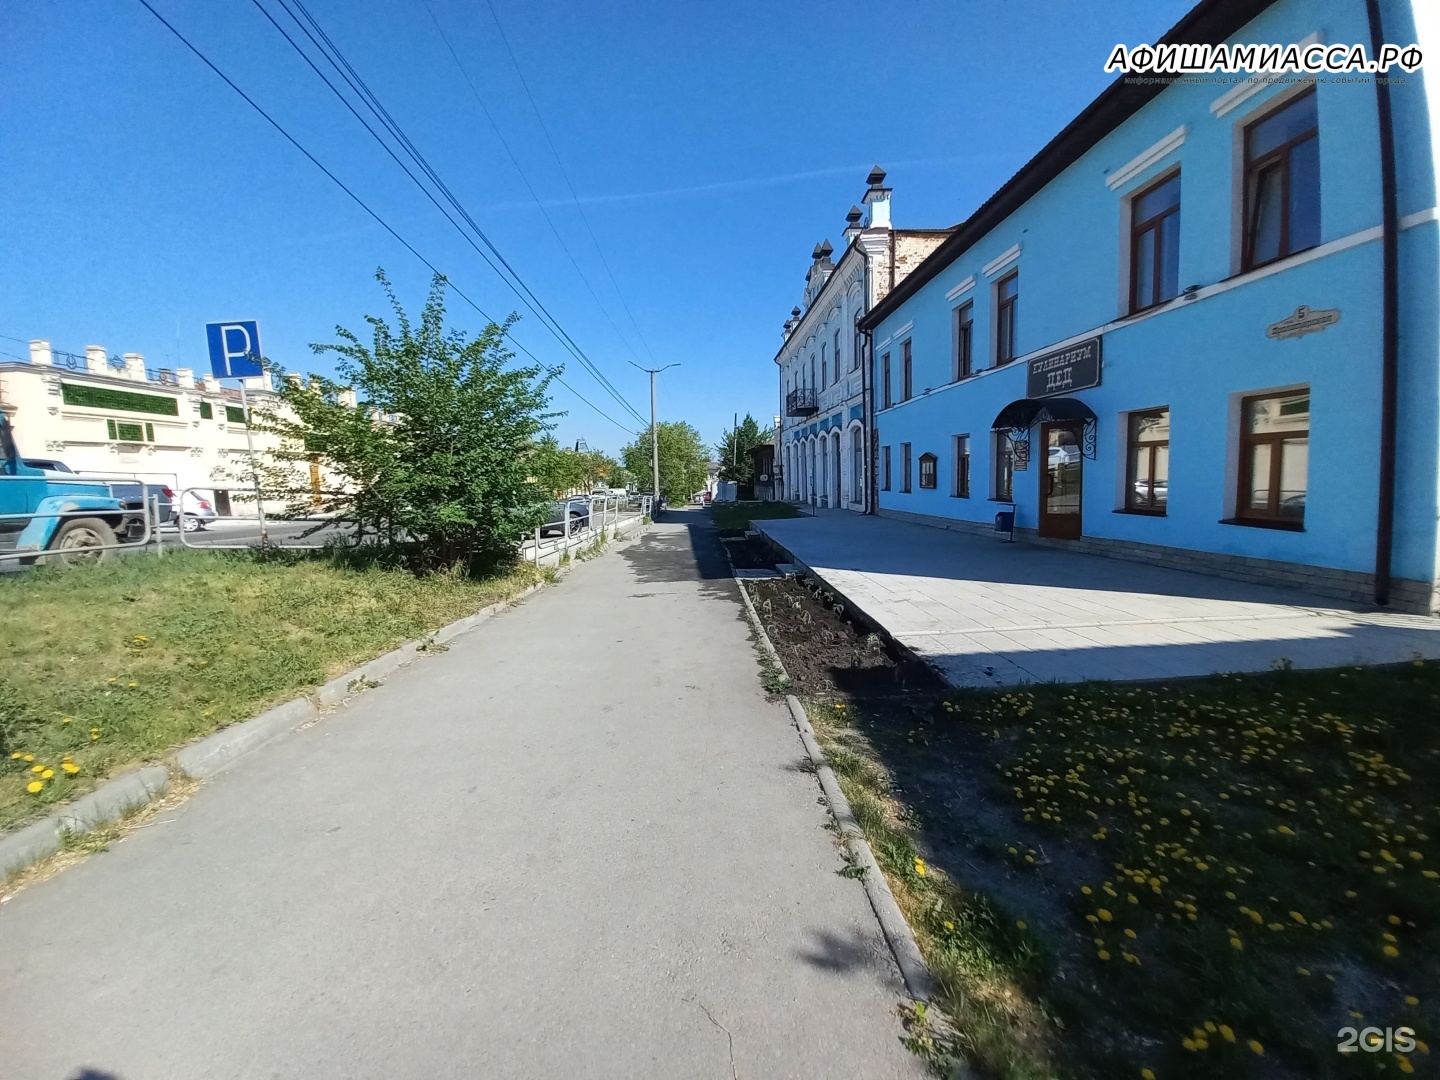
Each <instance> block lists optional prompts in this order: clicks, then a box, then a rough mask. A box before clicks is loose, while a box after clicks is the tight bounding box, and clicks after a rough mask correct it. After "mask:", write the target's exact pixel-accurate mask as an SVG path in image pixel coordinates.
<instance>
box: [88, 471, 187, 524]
mask: <svg viewBox="0 0 1440 1080" xmlns="http://www.w3.org/2000/svg"><path fill="white" fill-rule="evenodd" d="M103 483H105V484H106V485H108V486H109V488H110V494H112V495H114V496H115V498H117V499H119V500H120V502H121V503H122V504H123V505H124V506H125V508H126V509H128V510H139V509H140V508H141V507H142V506H143V507H146V508H148V507H149V506H150V503H151V500H152V499H156V498H158V499H159V500H160V521H161V523H163V524H169V522H170V519H171V517H172V515H173V513H174V502H175V492H174V490H173V489H171V488H170V487H169V486H168V485H166V484H152V483H149V482H148V481H145V480H105V481H103Z"/></svg>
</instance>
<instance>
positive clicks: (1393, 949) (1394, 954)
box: [1380, 945, 1400, 959]
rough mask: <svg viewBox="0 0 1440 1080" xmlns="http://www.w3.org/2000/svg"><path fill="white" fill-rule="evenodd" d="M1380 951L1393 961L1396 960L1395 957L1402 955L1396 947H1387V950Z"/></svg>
mask: <svg viewBox="0 0 1440 1080" xmlns="http://www.w3.org/2000/svg"><path fill="white" fill-rule="evenodd" d="M1380 951H1381V952H1383V953H1384V954H1385V955H1386V956H1388V957H1390V958H1391V959H1394V958H1395V957H1397V956H1399V955H1400V950H1399V949H1397V948H1396V947H1395V946H1394V945H1386V946H1385V948H1383V949H1381V950H1380Z"/></svg>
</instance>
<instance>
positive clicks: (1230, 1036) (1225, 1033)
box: [1220, 1024, 1235, 1043]
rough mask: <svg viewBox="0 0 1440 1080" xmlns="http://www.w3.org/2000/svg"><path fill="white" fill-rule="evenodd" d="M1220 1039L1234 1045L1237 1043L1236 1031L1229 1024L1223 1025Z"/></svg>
mask: <svg viewBox="0 0 1440 1080" xmlns="http://www.w3.org/2000/svg"><path fill="white" fill-rule="evenodd" d="M1220 1037H1221V1038H1222V1039H1224V1040H1225V1041H1226V1042H1228V1043H1233V1042H1234V1041H1235V1031H1234V1029H1233V1028H1231V1027H1230V1025H1229V1024H1221V1025H1220Z"/></svg>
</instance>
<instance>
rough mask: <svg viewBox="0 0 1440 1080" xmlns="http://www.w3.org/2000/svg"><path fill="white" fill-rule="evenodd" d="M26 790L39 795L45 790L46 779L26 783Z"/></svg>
mask: <svg viewBox="0 0 1440 1080" xmlns="http://www.w3.org/2000/svg"><path fill="white" fill-rule="evenodd" d="M25 790H26V791H28V792H29V793H30V794H31V795H39V794H40V792H42V791H44V790H45V781H43V780H31V781H30V783H28V784H26V785H25Z"/></svg>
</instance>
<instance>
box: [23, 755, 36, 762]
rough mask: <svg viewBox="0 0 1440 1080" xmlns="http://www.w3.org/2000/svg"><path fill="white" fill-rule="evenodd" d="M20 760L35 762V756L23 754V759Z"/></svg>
mask: <svg viewBox="0 0 1440 1080" xmlns="http://www.w3.org/2000/svg"><path fill="white" fill-rule="evenodd" d="M20 760H21V761H34V760H35V755H34V754H25V755H24V756H23V757H21V759H20Z"/></svg>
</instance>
